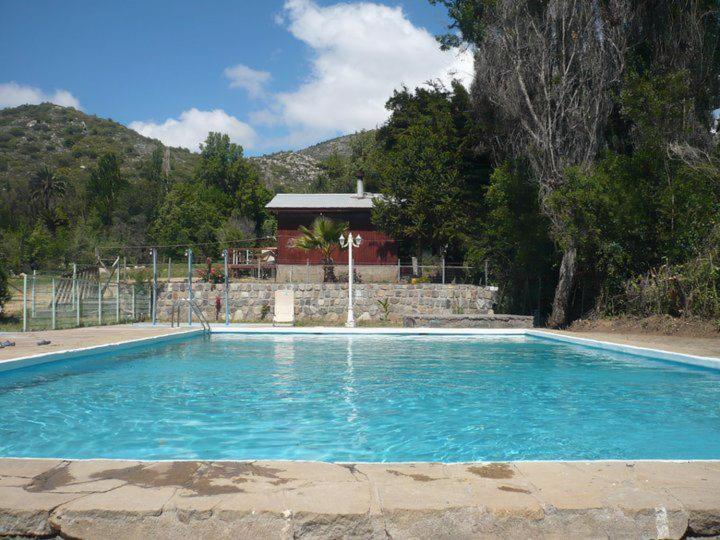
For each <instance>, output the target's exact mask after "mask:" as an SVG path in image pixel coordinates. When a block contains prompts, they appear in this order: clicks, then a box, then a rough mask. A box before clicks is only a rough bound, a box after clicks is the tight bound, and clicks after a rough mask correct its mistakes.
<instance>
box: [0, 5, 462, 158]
mask: <svg viewBox="0 0 720 540" xmlns="http://www.w3.org/2000/svg"><path fill="white" fill-rule="evenodd" d="M446 23H447V16H446V13H445V11H444V10H443V9H442V8H440V7H434V6H431V5H429V3H428V2H427V1H426V0H375V2H351V1H348V2H342V3H341V2H336V1H328V0H265V1H259V0H258V1H250V0H235V1H214V2H200V1H188V0H174V1H147V0H145V1H139V0H123V1H121V2H120V1H118V2H105V1H97V0H95V1H87V0H83V1H79V0H66V1H63V2H60V1H50V0H34V1H26V0H0V51H2V53H1V54H0V107H8V106H16V105H18V104H21V103H36V102H40V101H53V102H56V103H59V104H62V105H73V106H76V107H79V108H81V109H82V110H84V111H85V112H88V113H91V114H97V115H99V116H101V117H109V118H112V119H114V120H117V121H119V122H122V123H123V124H125V125H128V126H131V127H133V128H134V129H136V130H138V131H140V132H141V133H143V134H146V135H149V136H153V137H156V138H160V139H161V140H163V142H165V143H167V144H172V145H177V146H185V147H189V148H191V149H196V148H197V144H198V142H199V141H200V140H202V139H204V136H205V134H206V133H207V131H209V130H213V131H217V130H219V131H225V132H228V133H229V134H230V135H231V137H232V138H233V139H234V140H235V141H236V142H238V143H241V144H243V145H244V146H245V147H246V149H247V152H248V154H251V155H252V154H260V153H266V152H269V151H274V150H278V149H285V148H298V147H302V146H305V145H308V144H312V143H314V142H317V141H320V140H323V139H325V138H329V137H332V136H336V135H339V134H342V133H350V132H353V131H356V130H358V129H366V128H372V127H375V126H376V125H378V124H379V123H381V122H382V121H383V120H384V119H385V117H386V112H385V111H384V109H383V107H382V105H383V103H384V101H385V100H386V99H387V97H389V95H390V93H391V91H392V89H393V88H397V87H399V86H400V85H401V84H407V85H409V86H415V85H418V84H422V82H424V81H426V80H429V79H436V78H437V79H441V80H443V81H449V80H450V79H451V78H453V77H456V78H460V79H462V80H464V81H466V82H467V81H469V78H470V76H471V72H472V62H471V59H470V55H469V53H468V52H462V51H451V52H441V51H440V50H439V49H438V47H437V46H436V44H435V43H434V41H433V39H432V35H433V34H436V33H438V32H441V31H443V29H444V27H445V25H446Z"/></svg>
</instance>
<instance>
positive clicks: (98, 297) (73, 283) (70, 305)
mask: <svg viewBox="0 0 720 540" xmlns="http://www.w3.org/2000/svg"><path fill="white" fill-rule="evenodd" d="M116 275H118V274H116ZM19 285H20V286H19V287H17V288H18V289H20V290H19V291H18V292H19V293H20V294H15V295H14V296H15V297H19V298H18V300H20V301H21V306H17V305H16V306H15V308H16V312H17V311H20V312H21V313H17V315H18V317H20V316H21V317H22V328H23V331H31V330H46V329H50V330H55V329H61V328H74V327H79V326H100V325H107V324H121V323H129V322H141V321H146V320H149V319H150V318H151V316H152V286H151V284H149V283H137V282H127V281H120V280H119V279H115V280H114V281H113V280H107V281H105V280H103V279H99V280H89V279H79V278H63V277H50V276H46V275H37V274H36V275H30V276H24V277H23V278H22V281H21V284H19ZM18 307H19V308H20V309H19V310H18Z"/></svg>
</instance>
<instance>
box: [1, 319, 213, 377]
mask: <svg viewBox="0 0 720 540" xmlns="http://www.w3.org/2000/svg"><path fill="white" fill-rule="evenodd" d="M201 334H203V330H202V328H200V329H192V330H185V331H182V332H169V333H167V334H160V335H157V336H146V337H142V338H137V339H126V340H123V341H116V342H112V343H103V344H101V345H91V346H89V347H79V348H75V349H63V350H61V351H52V352H46V353H39V354H33V355H30V356H20V357H17V358H9V359H7V360H0V373H2V372H4V371H12V370H15V369H21V368H25V367H31V366H36V365H40V364H47V363H49V362H56V361H58V360H67V359H69V358H82V357H85V356H89V355H91V354H98V353H105V352H110V351H113V350H129V349H133V348H135V347H142V346H146V345H151V344H154V343H167V342H169V341H175V340H178V339H183V338H187V337H194V336H199V335H201Z"/></svg>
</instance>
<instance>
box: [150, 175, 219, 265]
mask: <svg viewBox="0 0 720 540" xmlns="http://www.w3.org/2000/svg"><path fill="white" fill-rule="evenodd" d="M220 206H221V205H220V204H219V201H218V196H217V192H215V191H213V190H210V189H207V188H205V187H203V186H195V185H192V184H187V183H178V184H175V185H174V186H173V187H172V189H171V190H170V193H168V196H167V197H166V198H165V202H164V203H163V204H162V206H161V207H160V211H159V212H158V217H157V219H156V220H155V222H154V223H153V225H152V228H151V231H150V232H151V236H152V238H153V239H154V240H155V241H156V242H157V244H158V245H161V246H166V247H164V248H163V251H164V252H165V253H167V254H168V255H173V256H176V257H177V256H182V254H183V253H184V247H185V246H191V247H193V248H194V249H195V251H196V253H198V254H201V255H203V256H212V255H217V246H216V245H215V242H216V240H217V238H216V235H215V233H216V230H217V229H218V227H219V226H220V224H221V223H222V220H223V217H222V213H221V211H220V210H221V209H220Z"/></svg>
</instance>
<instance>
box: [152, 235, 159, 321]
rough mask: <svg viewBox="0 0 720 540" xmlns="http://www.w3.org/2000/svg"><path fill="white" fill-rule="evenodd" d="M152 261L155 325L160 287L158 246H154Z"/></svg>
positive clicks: (153, 315) (153, 317) (153, 318)
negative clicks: (158, 289)
mask: <svg viewBox="0 0 720 540" xmlns="http://www.w3.org/2000/svg"><path fill="white" fill-rule="evenodd" d="M152 261H153V285H152V323H153V326H155V325H156V324H157V287H158V275H157V248H152Z"/></svg>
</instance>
